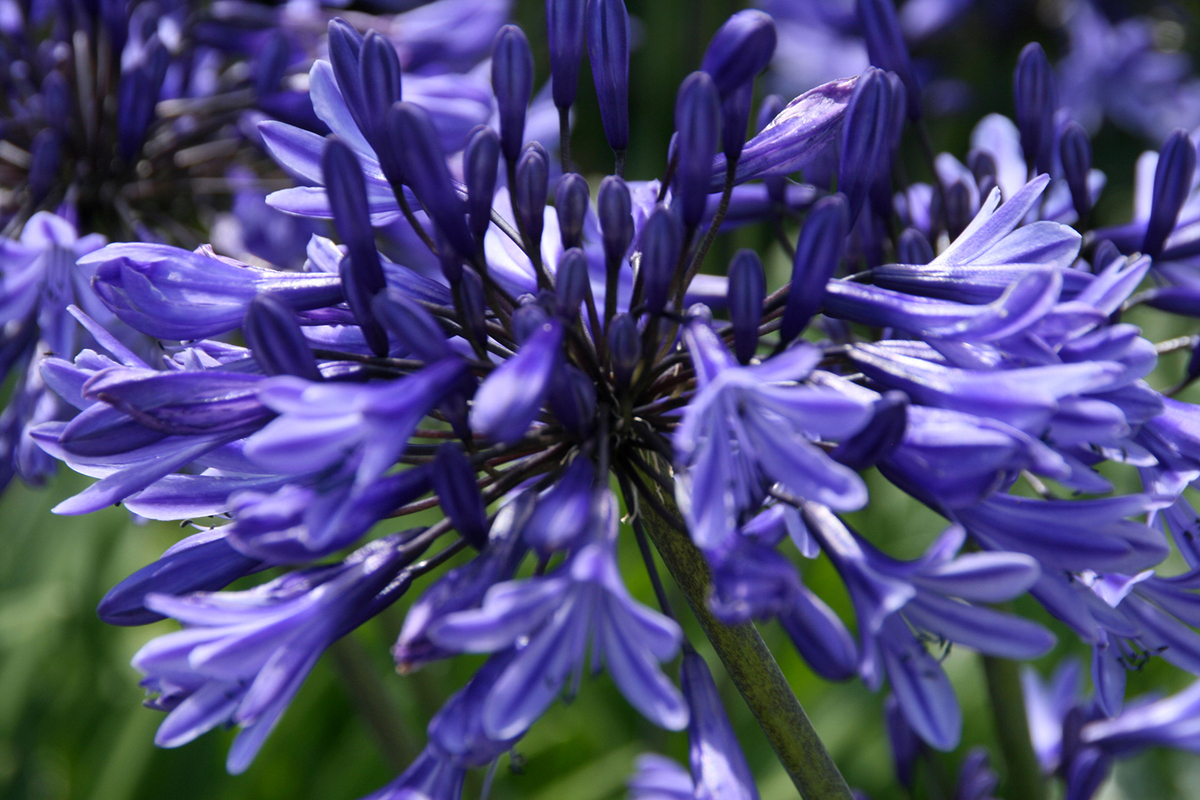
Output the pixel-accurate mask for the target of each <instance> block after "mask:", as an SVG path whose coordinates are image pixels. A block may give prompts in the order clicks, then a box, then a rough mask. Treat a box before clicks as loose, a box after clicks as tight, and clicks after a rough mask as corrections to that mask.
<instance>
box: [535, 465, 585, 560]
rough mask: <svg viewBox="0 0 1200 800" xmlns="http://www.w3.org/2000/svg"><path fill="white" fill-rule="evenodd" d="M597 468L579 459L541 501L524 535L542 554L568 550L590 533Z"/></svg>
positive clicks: (567, 469) (539, 500)
mask: <svg viewBox="0 0 1200 800" xmlns="http://www.w3.org/2000/svg"><path fill="white" fill-rule="evenodd" d="M595 489H596V468H595V467H594V466H592V462H591V460H590V459H588V458H586V457H583V456H580V457H578V458H576V459H575V460H574V461H572V462H571V464H570V466H568V467H567V468H566V470H565V471H564V472H563V474H562V476H561V477H560V478H559V479H558V480H557V481H555V482H554V486H553V487H551V489H550V490H549V491H548V492H546V494H544V495H543V496H542V497H541V498H539V499H538V504H537V507H536V508H534V510H533V514H531V515H530V517H529V521H528V522H526V523H525V528H524V529H523V530H522V531H521V535H522V536H524V537H525V541H526V542H527V543H529V545H530V546H532V547H536V548H537V549H538V550H540V551H541V552H543V553H550V552H554V551H555V550H561V549H563V548H564V547H569V546H571V545H572V544H574V543H575V542H576V540H578V539H580V538H581V537H582V536H583V535H584V534H585V533H587V530H588V521H589V520H590V519H591V513H590V511H591V506H592V494H593V492H594V491H595Z"/></svg>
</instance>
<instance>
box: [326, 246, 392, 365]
mask: <svg viewBox="0 0 1200 800" xmlns="http://www.w3.org/2000/svg"><path fill="white" fill-rule="evenodd" d="M338 276H339V277H340V278H341V279H342V291H343V292H344V293H345V295H346V304H347V305H348V306H350V310H351V311H352V312H353V313H354V319H355V320H356V321H357V322H358V324H359V327H361V328H362V334H363V338H364V339H366V340H367V346H368V347H370V348H371V352H372V353H374V354H375V355H377V356H386V355H387V354H388V349H389V347H388V337H387V331H385V330H384V329H383V326H382V325H380V324H379V320H377V319H375V311H374V309H372V307H371V301H372V300H373V299H374V298H375V294H376V291H378V290H376V291H372V290H371V289H370V288H369V287H368V286H366V285H364V283H363V280H364V276H363V275H362V274H360V272H359V270H358V269H357V268H356V266H355V261H354V258H353V257H352V256H349V255H347V256H345V257H344V258H342V260H341V263H340V264H339V265H338Z"/></svg>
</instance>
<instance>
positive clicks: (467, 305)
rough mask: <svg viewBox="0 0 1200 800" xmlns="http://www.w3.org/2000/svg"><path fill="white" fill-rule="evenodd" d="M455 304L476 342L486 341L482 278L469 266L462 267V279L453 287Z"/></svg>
mask: <svg viewBox="0 0 1200 800" xmlns="http://www.w3.org/2000/svg"><path fill="white" fill-rule="evenodd" d="M454 298H455V304H456V306H457V308H458V311H459V313H460V314H461V315H462V316H463V318H464V319H465V320H466V323H467V328H468V329H469V330H470V332H471V336H472V337H473V338H474V339H475V341H477V342H484V341H487V318H486V316H485V305H484V293H483V278H481V277H479V273H478V272H476V271H475V270H473V269H471V268H470V267H463V271H462V280H461V281H459V282H458V285H457V286H455V287H454Z"/></svg>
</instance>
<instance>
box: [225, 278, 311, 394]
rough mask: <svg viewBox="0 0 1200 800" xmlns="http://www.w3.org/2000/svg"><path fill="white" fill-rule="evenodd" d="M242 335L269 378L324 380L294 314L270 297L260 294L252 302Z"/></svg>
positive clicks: (243, 322)
mask: <svg viewBox="0 0 1200 800" xmlns="http://www.w3.org/2000/svg"><path fill="white" fill-rule="evenodd" d="M242 336H243V337H244V338H245V339H246V346H247V347H249V348H250V352H251V354H252V355H253V356H254V361H255V362H256V363H257V364H258V366H259V368H260V369H261V370H262V371H263V372H265V373H266V374H267V375H296V376H298V377H301V378H304V379H305V380H310V381H319V380H321V371H320V370H319V369H317V360H316V359H315V358H313V352H312V348H311V347H310V346H309V344H308V340H307V339H305V338H304V332H303V331H301V330H300V324H299V323H298V322H296V314H295V312H293V311H292V309H290V308H288V307H287V305H285V304H284V303H281V302H280V301H278V300H276V299H275V298H274V297H271V295H269V294H260V295H257V296H255V297H254V299H253V300H251V301H250V305H249V306H247V308H246V318H245V319H244V320H243V321H242Z"/></svg>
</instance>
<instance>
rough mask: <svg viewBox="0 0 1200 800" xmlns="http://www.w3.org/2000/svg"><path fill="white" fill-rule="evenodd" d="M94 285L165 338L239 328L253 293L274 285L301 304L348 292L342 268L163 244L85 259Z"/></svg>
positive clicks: (120, 247) (132, 319)
mask: <svg viewBox="0 0 1200 800" xmlns="http://www.w3.org/2000/svg"><path fill="white" fill-rule="evenodd" d="M80 265H81V266H85V267H90V268H93V269H95V271H96V276H95V278H94V279H93V284H92V285H93V287H94V288H95V290H96V294H98V295H99V296H100V299H101V300H103V301H104V303H105V305H107V306H108V307H109V309H111V310H112V312H113V313H114V314H116V315H117V317H118V318H119V319H120V320H121V321H122V322H124V323H126V324H127V325H129V326H130V327H131V328H134V329H136V330H139V331H141V332H142V333H145V334H147V335H149V336H156V337H160V338H164V339H201V338H204V337H206V336H213V335H215V334H219V333H227V332H229V331H231V330H234V329H235V328H237V327H238V326H239V325H241V323H242V319H243V318H244V317H245V316H246V309H247V308H248V307H249V305H250V300H251V299H252V298H253V297H254V296H255V295H256V294H258V293H260V292H270V293H271V294H272V295H273V296H274V297H275V299H276V300H279V301H280V302H283V303H285V304H287V305H288V306H289V307H291V308H292V309H295V310H297V311H299V310H305V309H310V308H320V307H322V306H326V305H330V304H332V303H336V302H338V301H340V300H341V299H342V287H341V281H340V280H339V279H338V278H337V276H336V275H325V274H320V273H316V274H304V273H291V272H278V271H275V270H266V269H258V268H256V267H251V266H250V265H248V264H242V263H239V262H236V261H233V260H232V259H225V258H221V257H219V256H216V255H215V254H213V253H212V251H211V250H209V251H208V252H203V251H202V252H188V251H186V250H180V249H179V248H177V247H169V246H167V245H158V244H142V243H126V244H112V245H109V246H108V247H105V248H102V249H100V250H98V251H96V252H94V253H91V254H90V255H88V256H86V257H84V258H82V259H80Z"/></svg>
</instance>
